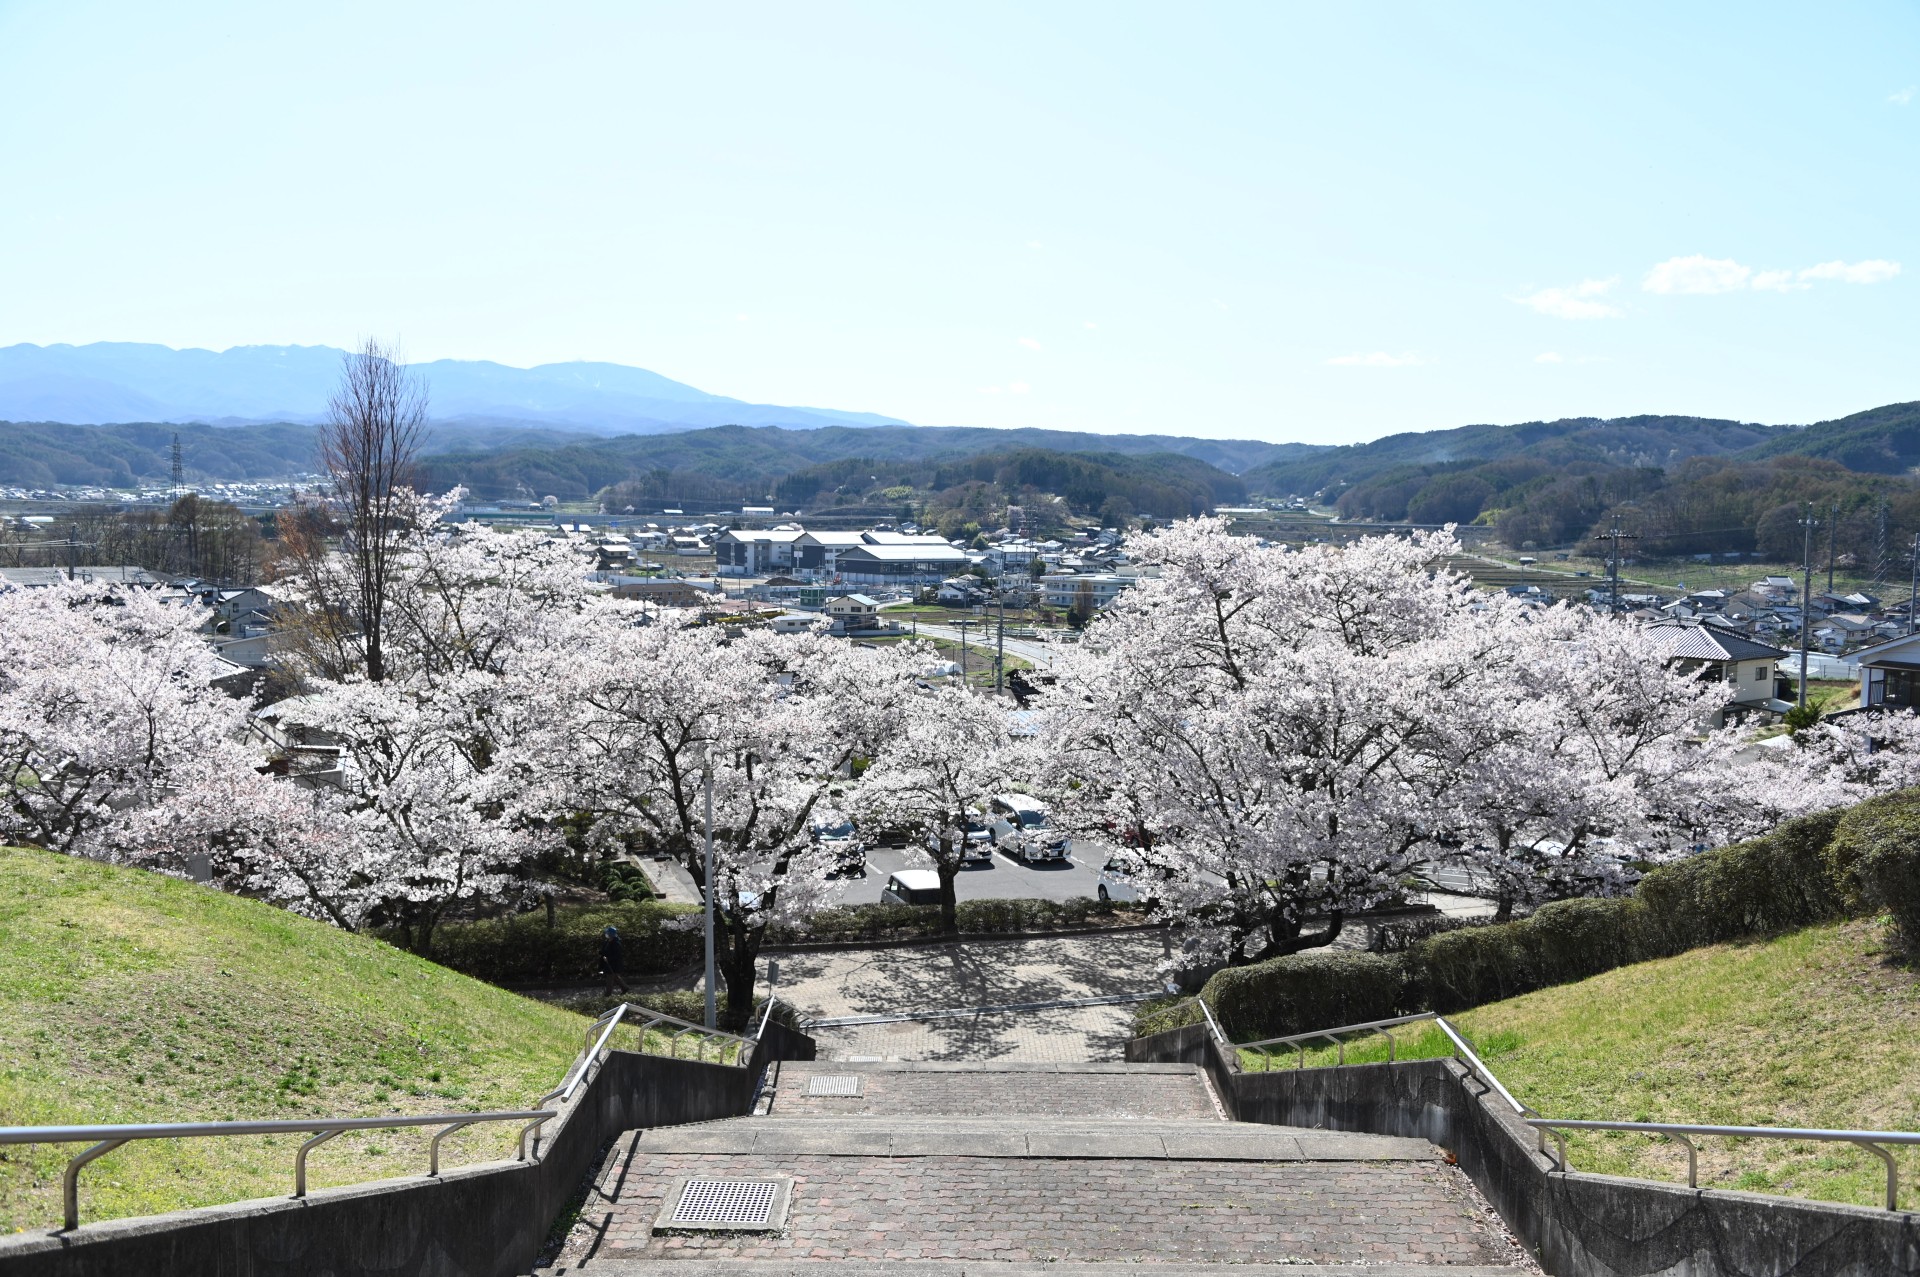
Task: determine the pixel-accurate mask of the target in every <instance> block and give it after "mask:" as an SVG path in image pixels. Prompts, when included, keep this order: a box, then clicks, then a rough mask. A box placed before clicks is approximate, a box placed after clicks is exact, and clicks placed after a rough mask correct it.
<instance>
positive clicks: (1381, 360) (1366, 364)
mask: <svg viewBox="0 0 1920 1277" xmlns="http://www.w3.org/2000/svg"><path fill="white" fill-rule="evenodd" d="M1327 362H1328V363H1329V364H1332V365H1333V366H1334V367H1336V368H1412V367H1417V366H1418V365H1420V364H1430V363H1432V362H1433V361H1432V360H1431V359H1428V358H1427V357H1426V356H1425V355H1416V354H1413V353H1411V352H1408V353H1406V354H1401V355H1389V354H1388V353H1387V352H1386V351H1384V350H1375V351H1372V352H1370V353H1367V354H1360V355H1336V356H1334V357H1333V358H1332V359H1329V360H1327Z"/></svg>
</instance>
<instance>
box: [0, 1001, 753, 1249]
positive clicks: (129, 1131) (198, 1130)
mask: <svg viewBox="0 0 1920 1277" xmlns="http://www.w3.org/2000/svg"><path fill="white" fill-rule="evenodd" d="M774 1001H775V999H774V998H773V997H772V996H769V997H768V998H767V1004H766V1009H765V1010H764V1011H763V1012H762V1013H761V1017H760V1024H759V1027H758V1029H757V1030H756V1031H755V1033H754V1035H753V1037H750V1038H748V1037H742V1036H740V1035H739V1034H737V1033H726V1032H723V1031H721V1030H719V1029H709V1028H706V1027H705V1026H704V1025H699V1024H694V1023H692V1022H691V1021H688V1020H682V1019H680V1018H679V1017H677V1016H671V1015H667V1014H665V1013H663V1012H659V1011H649V1010H647V1009H646V1008H644V1007H636V1006H634V1005H632V1004H631V1003H627V1002H622V1003H621V1004H620V1005H619V1006H617V1007H615V1008H613V1009H612V1010H611V1011H608V1012H607V1013H606V1014H604V1015H602V1016H601V1017H600V1018H599V1019H597V1020H595V1021H594V1022H593V1023H592V1024H590V1025H589V1026H587V1030H586V1035H585V1041H584V1043H583V1046H582V1050H581V1053H580V1058H579V1061H578V1062H577V1063H575V1064H574V1065H572V1066H570V1067H569V1069H568V1070H567V1079H566V1081H565V1082H563V1083H561V1084H560V1085H559V1086H558V1087H556V1088H554V1089H553V1090H551V1091H549V1092H547V1093H546V1094H545V1095H543V1096H541V1097H540V1099H539V1100H538V1101H537V1102H536V1103H535V1105H534V1107H532V1108H530V1109H512V1110H508V1111H500V1112H489V1113H436V1114H433V1115H430V1116H421V1117H407V1116H401V1115H398V1114H388V1115H386V1116H382V1117H324V1118H311V1119H302V1120H294V1121H271V1122H148V1123H128V1124H119V1125H102V1126H0V1146H4V1145H10V1144H73V1143H79V1142H82V1141H88V1140H91V1141H95V1143H94V1144H93V1146H92V1147H91V1148H88V1149H86V1150H84V1151H82V1152H81V1153H78V1154H76V1155H75V1156H74V1157H73V1158H71V1159H70V1160H69V1161H68V1162H67V1168H66V1171H65V1173H64V1174H63V1175H62V1177H61V1198H62V1206H63V1208H64V1219H65V1227H66V1228H68V1229H74V1228H78V1227H79V1226H80V1172H81V1170H82V1169H83V1168H84V1167H85V1166H86V1165H87V1164H88V1163H89V1162H92V1161H94V1160H96V1159H97V1158H101V1157H104V1156H106V1155H107V1154H108V1153H111V1152H113V1150H115V1149H117V1148H119V1147H121V1146H122V1145H125V1144H130V1143H133V1142H134V1141H136V1140H159V1139H189V1138H203V1137H206V1138H218V1137H225V1136H236V1135H303V1134H311V1135H312V1136H313V1138H312V1139H309V1140H305V1141H303V1142H302V1143H301V1145H300V1147H299V1149H297V1150H296V1151H295V1153H294V1157H293V1196H294V1197H296V1198H300V1197H305V1196H306V1195H307V1156H308V1154H310V1153H312V1152H313V1150H314V1149H316V1148H319V1147H320V1146H321V1145H322V1144H325V1143H326V1142H327V1141H328V1140H331V1139H333V1138H334V1137H336V1136H339V1135H343V1134H345V1133H346V1132H348V1131H379V1130H394V1129H398V1128H401V1127H423V1126H437V1127H440V1128H441V1129H440V1130H438V1131H436V1132H435V1133H434V1136H433V1139H432V1140H431V1141H429V1143H428V1145H427V1159H428V1160H427V1174H428V1175H429V1176H438V1175H439V1174H440V1144H441V1141H443V1140H445V1139H446V1138H447V1136H449V1135H452V1134H453V1133H454V1132H455V1131H462V1130H465V1129H466V1128H467V1127H469V1126H477V1125H480V1124H481V1123H485V1122H524V1123H525V1125H523V1126H522V1127H521V1128H520V1133H519V1136H518V1139H517V1145H518V1154H517V1157H518V1160H520V1161H523V1162H524V1161H527V1160H529V1159H535V1160H537V1159H538V1156H539V1149H540V1136H539V1130H540V1128H541V1127H543V1126H545V1125H546V1124H547V1123H548V1122H550V1121H552V1120H553V1119H554V1118H556V1117H558V1116H559V1115H560V1109H561V1108H564V1107H565V1106H566V1105H567V1104H568V1103H570V1102H571V1101H572V1099H573V1096H574V1092H576V1091H577V1090H579V1088H580V1084H581V1083H582V1082H584V1081H586V1079H587V1077H588V1075H589V1074H590V1073H591V1072H592V1071H593V1066H594V1065H595V1064H597V1063H598V1062H599V1061H600V1060H601V1059H603V1058H604V1057H605V1055H606V1052H607V1049H608V1046H607V1044H608V1042H609V1041H611V1040H612V1038H613V1034H614V1030H616V1029H618V1028H619V1027H620V1025H621V1023H622V1022H623V1021H626V1020H627V1019H628V1016H629V1013H631V1014H632V1016H633V1024H634V1027H635V1028H637V1029H638V1030H639V1044H640V1047H641V1049H642V1050H643V1051H644V1050H645V1049H646V1043H647V1034H648V1033H649V1032H650V1031H652V1030H655V1029H657V1028H659V1026H662V1025H667V1026H670V1027H669V1028H668V1029H666V1030H663V1031H664V1032H666V1033H667V1035H668V1042H669V1054H671V1055H672V1056H673V1058H675V1059H678V1058H680V1043H681V1041H682V1040H683V1039H684V1038H686V1037H687V1036H688V1035H694V1037H695V1041H696V1042H697V1043H698V1051H697V1053H696V1055H695V1057H694V1058H696V1059H698V1060H702V1061H704V1060H705V1059H706V1058H707V1052H708V1050H709V1048H710V1046H712V1045H714V1044H718V1045H719V1046H720V1048H721V1050H720V1055H721V1056H724V1053H725V1047H726V1045H727V1044H729V1043H730V1044H732V1045H733V1047H734V1049H735V1051H736V1052H744V1051H746V1050H748V1049H750V1048H752V1047H753V1046H754V1045H755V1044H756V1043H757V1042H758V1041H759V1038H760V1036H761V1035H762V1034H764V1033H765V1032H766V1028H767V1022H768V1021H769V1020H770V1019H771V1018H772V1016H773V1004H774ZM642 1017H644V1020H642ZM736 1058H738V1056H737V1055H736ZM556 1102H557V1104H558V1107H555V1108H549V1107H548V1105H550V1104H554V1103H556ZM529 1137H531V1139H532V1142H533V1146H532V1149H531V1150H529V1148H528V1139H529Z"/></svg>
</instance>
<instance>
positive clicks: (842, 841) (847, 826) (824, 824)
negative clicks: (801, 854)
mask: <svg viewBox="0 0 1920 1277" xmlns="http://www.w3.org/2000/svg"><path fill="white" fill-rule="evenodd" d="M813 843H814V846H816V847H818V848H819V849H820V850H821V851H822V852H824V853H826V856H827V873H828V875H829V876H832V875H836V874H852V875H854V876H855V877H865V876H866V872H867V848H866V843H865V842H864V841H863V840H862V839H861V837H860V834H859V832H858V831H857V830H856V829H855V828H854V825H853V822H852V821H851V820H848V819H847V818H846V817H845V816H842V815H841V814H840V813H839V812H832V811H830V812H823V813H821V814H820V815H819V816H816V817H815V818H814V822H813Z"/></svg>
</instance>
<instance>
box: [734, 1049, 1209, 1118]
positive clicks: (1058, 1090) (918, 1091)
mask: <svg viewBox="0 0 1920 1277" xmlns="http://www.w3.org/2000/svg"><path fill="white" fill-rule="evenodd" d="M833 1073H840V1074H845V1073H857V1074H858V1076H859V1077H860V1082H861V1094H860V1095H858V1096H853V1097H844V1096H811V1095H808V1094H807V1081H808V1079H809V1078H812V1077H813V1076H815V1075H816V1074H833ZM767 1112H768V1114H769V1115H770V1116H773V1117H854V1116H861V1117H866V1116H877V1115H886V1116H904V1117H941V1116H953V1117H989V1116H993V1115H997V1114H1018V1115H1021V1116H1028V1117H1042V1116H1044V1117H1073V1118H1089V1117H1098V1118H1198V1119H1209V1118H1212V1119H1218V1118H1219V1116H1220V1113H1219V1109H1218V1107H1217V1106H1216V1105H1215V1104H1214V1102H1213V1097H1212V1096H1211V1095H1210V1094H1209V1093H1208V1091H1207V1086H1206V1083H1205V1082H1204V1081H1202V1080H1201V1076H1200V1071H1199V1070H1198V1069H1194V1070H1191V1071H1182V1072H1166V1073H1161V1072H1151V1073H1149V1072H1144V1071H1128V1072H1119V1071H1103V1072H1084V1073H1066V1072H1044V1073H1043V1072H1010V1071H999V1070H990V1069H970V1070H955V1069H942V1070H940V1071H937V1072H920V1071H916V1070H911V1069H898V1068H893V1069H889V1068H884V1067H879V1068H876V1067H874V1066H871V1065H867V1066H860V1065H854V1066H840V1067H835V1066H834V1065H832V1064H826V1063H813V1064H799V1063H787V1064H782V1065H781V1066H780V1072H779V1081H778V1084H777V1085H776V1086H775V1088H774V1092H773V1104H772V1105H771V1107H769V1108H768V1110H767Z"/></svg>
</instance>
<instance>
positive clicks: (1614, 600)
mask: <svg viewBox="0 0 1920 1277" xmlns="http://www.w3.org/2000/svg"><path fill="white" fill-rule="evenodd" d="M1601 536H1603V537H1605V538H1606V539H1607V540H1609V541H1611V542H1613V550H1612V552H1611V553H1609V554H1608V555H1607V611H1609V612H1618V611H1619V610H1620V543H1621V542H1622V541H1638V540H1639V539H1640V534H1639V533H1637V532H1622V531H1621V530H1620V516H1619V515H1617V514H1616V515H1614V516H1613V528H1612V530H1611V531H1608V532H1603V533H1601Z"/></svg>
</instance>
